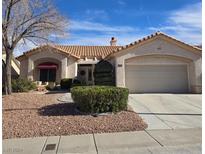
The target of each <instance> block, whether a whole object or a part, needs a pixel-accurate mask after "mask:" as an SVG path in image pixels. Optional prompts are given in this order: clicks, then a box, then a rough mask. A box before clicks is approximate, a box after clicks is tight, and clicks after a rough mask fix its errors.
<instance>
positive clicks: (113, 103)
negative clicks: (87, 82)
mask: <svg viewBox="0 0 205 154" xmlns="http://www.w3.org/2000/svg"><path fill="white" fill-rule="evenodd" d="M128 94H129V90H128V89H127V88H119V87H112V86H77V87H74V88H72V89H71V96H72V99H73V100H74V102H75V103H77V106H78V107H79V109H80V110H81V111H83V112H87V113H102V112H118V111H121V110H125V109H127V101H128Z"/></svg>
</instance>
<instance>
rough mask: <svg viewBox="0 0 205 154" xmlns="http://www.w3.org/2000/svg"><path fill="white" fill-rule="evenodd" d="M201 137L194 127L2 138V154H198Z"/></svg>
mask: <svg viewBox="0 0 205 154" xmlns="http://www.w3.org/2000/svg"><path fill="white" fill-rule="evenodd" d="M201 135H202V132H201V129H197V128H194V129H176V130H170V129H169V130H168V129H165V130H146V131H135V132H122V133H103V134H86V135H72V136H51V137H36V138H22V139H5V140H3V153H4V154H54V153H57V154H65V153H66V154H136V153H142V154H150V153H156V154H165V153H166V154H170V153H173V154H183V153H184V154H189V153H190V154H193V153H196V154H200V153H201V142H202V140H201Z"/></svg>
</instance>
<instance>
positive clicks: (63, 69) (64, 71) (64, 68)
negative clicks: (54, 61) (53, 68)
mask: <svg viewBox="0 0 205 154" xmlns="http://www.w3.org/2000/svg"><path fill="white" fill-rule="evenodd" d="M67 63H68V58H67V57H65V58H63V59H62V60H61V79H63V78H67Z"/></svg>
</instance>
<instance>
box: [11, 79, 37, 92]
mask: <svg viewBox="0 0 205 154" xmlns="http://www.w3.org/2000/svg"><path fill="white" fill-rule="evenodd" d="M11 84H12V91H13V92H28V91H29V90H35V89H36V88H37V87H36V84H35V83H34V82H32V81H29V80H26V79H21V78H18V79H13V80H12V81H11Z"/></svg>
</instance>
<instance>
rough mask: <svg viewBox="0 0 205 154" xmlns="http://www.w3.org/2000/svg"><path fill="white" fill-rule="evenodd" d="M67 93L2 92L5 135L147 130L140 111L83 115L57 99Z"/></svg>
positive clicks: (50, 134) (71, 105)
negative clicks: (137, 112)
mask: <svg viewBox="0 0 205 154" xmlns="http://www.w3.org/2000/svg"><path fill="white" fill-rule="evenodd" d="M63 95H65V94H62V93H61V94H38V93H14V94H12V95H11V96H3V138H4V139H6V138H22V137H37V136H56V135H71V134H86V133H102V132H121V131H136V130H144V129H145V128H146V127H147V124H146V123H144V122H143V120H142V119H141V118H140V117H139V115H138V114H136V113H134V112H131V111H121V112H118V113H117V114H109V115H105V116H98V117H93V116H91V115H81V114H79V112H76V110H75V104H74V103H72V102H70V103H63V102H59V101H57V98H59V97H61V96H63Z"/></svg>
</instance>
